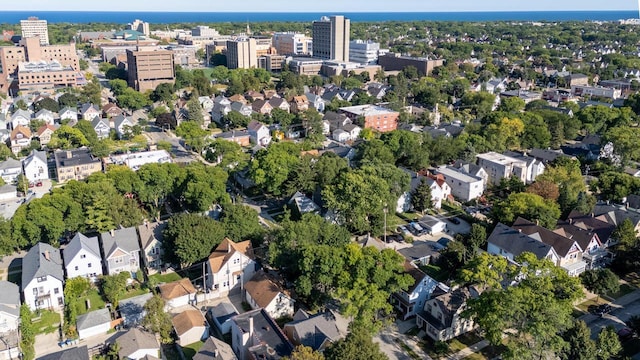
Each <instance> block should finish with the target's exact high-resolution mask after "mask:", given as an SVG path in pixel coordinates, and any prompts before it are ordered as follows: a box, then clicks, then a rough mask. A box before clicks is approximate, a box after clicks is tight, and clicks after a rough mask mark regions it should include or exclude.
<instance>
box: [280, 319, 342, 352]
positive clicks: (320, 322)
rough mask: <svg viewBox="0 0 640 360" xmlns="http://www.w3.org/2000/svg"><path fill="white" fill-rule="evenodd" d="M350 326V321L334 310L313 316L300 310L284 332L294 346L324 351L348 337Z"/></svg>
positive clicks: (285, 327)
mask: <svg viewBox="0 0 640 360" xmlns="http://www.w3.org/2000/svg"><path fill="white" fill-rule="evenodd" d="M348 326H349V322H348V320H346V319H345V318H343V317H342V316H341V315H340V314H338V313H337V312H335V311H333V310H326V311H321V312H318V313H317V314H314V315H311V314H309V313H307V312H306V311H304V310H302V309H300V310H298V311H297V312H296V313H295V315H294V316H293V321H291V322H289V323H287V324H285V325H284V328H283V329H282V330H283V331H284V333H285V335H287V337H288V338H289V340H290V341H291V342H292V343H293V345H295V346H299V345H302V346H307V347H310V348H311V349H313V350H315V351H324V350H325V349H326V348H327V347H328V346H329V345H331V344H332V343H334V342H336V341H338V340H340V339H343V338H344V337H345V336H346V335H347V327H348Z"/></svg>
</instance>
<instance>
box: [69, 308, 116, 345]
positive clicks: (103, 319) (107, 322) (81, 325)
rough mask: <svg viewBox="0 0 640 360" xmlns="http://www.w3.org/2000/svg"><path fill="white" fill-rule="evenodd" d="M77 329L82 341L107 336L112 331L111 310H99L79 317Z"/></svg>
mask: <svg viewBox="0 0 640 360" xmlns="http://www.w3.org/2000/svg"><path fill="white" fill-rule="evenodd" d="M76 329H77V330H78V337H79V338H80V339H87V338H90V337H92V336H96V335H102V334H106V333H107V332H108V331H109V330H110V329H111V314H110V313H109V309H99V310H96V311H90V312H88V313H86V314H82V315H78V319H77V320H76Z"/></svg>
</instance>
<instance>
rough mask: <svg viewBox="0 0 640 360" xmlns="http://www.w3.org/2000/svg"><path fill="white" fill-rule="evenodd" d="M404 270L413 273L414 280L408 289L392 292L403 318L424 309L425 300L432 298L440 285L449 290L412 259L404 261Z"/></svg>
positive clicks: (392, 297)
mask: <svg viewBox="0 0 640 360" xmlns="http://www.w3.org/2000/svg"><path fill="white" fill-rule="evenodd" d="M404 270H405V272H406V273H407V274H409V275H411V277H412V278H413V280H414V282H413V284H412V285H411V286H410V287H409V288H408V289H407V291H400V292H397V293H393V294H391V302H392V304H393V306H394V307H395V308H396V310H398V311H399V312H400V317H401V319H402V320H407V319H409V318H410V317H413V316H416V314H417V313H418V312H420V311H421V310H422V308H423V307H424V304H425V302H426V301H427V300H428V299H430V298H431V294H433V293H434V291H435V290H436V289H437V288H438V287H440V288H441V289H445V291H446V290H448V287H447V286H446V285H444V284H441V283H440V282H438V281H436V280H435V279H433V278H432V277H431V276H429V275H427V274H425V273H424V272H422V270H420V269H419V268H418V266H416V265H415V263H413V262H412V261H409V260H406V261H405V262H404Z"/></svg>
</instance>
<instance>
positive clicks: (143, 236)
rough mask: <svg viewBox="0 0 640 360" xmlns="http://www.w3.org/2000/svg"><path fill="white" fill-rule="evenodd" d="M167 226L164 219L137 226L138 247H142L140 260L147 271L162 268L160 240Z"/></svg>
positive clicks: (152, 271) (155, 271) (153, 271)
mask: <svg viewBox="0 0 640 360" xmlns="http://www.w3.org/2000/svg"><path fill="white" fill-rule="evenodd" d="M166 228H167V222H166V221H158V222H152V223H150V222H148V221H145V223H144V224H142V225H140V226H138V233H139V234H140V246H141V247H140V248H141V249H142V262H143V263H144V266H145V267H146V268H147V273H149V274H155V273H157V272H158V271H160V270H162V265H163V264H164V263H163V261H162V254H163V252H164V251H163V249H162V240H163V239H164V235H163V232H164V229H166Z"/></svg>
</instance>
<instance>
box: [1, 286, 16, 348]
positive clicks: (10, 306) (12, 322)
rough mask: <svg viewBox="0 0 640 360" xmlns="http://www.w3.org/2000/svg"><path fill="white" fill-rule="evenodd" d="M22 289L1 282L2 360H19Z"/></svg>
mask: <svg viewBox="0 0 640 360" xmlns="http://www.w3.org/2000/svg"><path fill="white" fill-rule="evenodd" d="M19 325H20V289H19V288H18V285H16V284H14V283H11V282H8V281H0V338H2V339H3V341H2V345H0V359H19V358H20V357H19V355H20V354H21V352H20V347H19V342H20V336H19V333H18V326H19Z"/></svg>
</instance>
